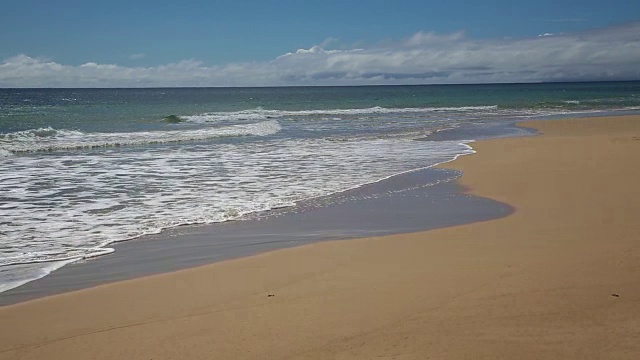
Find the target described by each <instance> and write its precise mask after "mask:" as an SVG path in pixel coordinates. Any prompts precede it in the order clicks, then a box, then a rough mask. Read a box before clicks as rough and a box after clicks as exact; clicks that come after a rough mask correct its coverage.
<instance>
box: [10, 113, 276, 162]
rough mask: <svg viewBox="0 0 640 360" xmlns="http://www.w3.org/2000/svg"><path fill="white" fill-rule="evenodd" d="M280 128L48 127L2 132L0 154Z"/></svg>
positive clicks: (170, 140) (273, 131)
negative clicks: (123, 130)
mask: <svg viewBox="0 0 640 360" xmlns="http://www.w3.org/2000/svg"><path fill="white" fill-rule="evenodd" d="M280 130H281V127H280V124H279V123H278V122H277V121H276V120H270V121H263V122H259V123H253V124H245V125H230V126H224V127H217V128H203V129H193V130H173V131H141V132H128V133H85V132H82V131H77V130H66V129H60V130H57V129H53V128H51V127H48V128H40V129H31V130H25V131H17V132H13V133H8V134H0V156H7V155H10V154H20V153H29V152H39V151H56V150H74V149H89V148H101V147H119V146H134V145H148V144H163V143H173V142H184V141H202V140H210V139H215V138H220V137H239V136H268V135H273V134H276V133H278V132H279V131H280Z"/></svg>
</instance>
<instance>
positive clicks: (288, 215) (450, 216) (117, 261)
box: [0, 153, 512, 306]
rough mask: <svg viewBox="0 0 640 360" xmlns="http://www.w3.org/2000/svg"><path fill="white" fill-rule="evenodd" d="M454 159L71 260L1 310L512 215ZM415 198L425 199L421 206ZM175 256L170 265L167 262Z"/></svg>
mask: <svg viewBox="0 0 640 360" xmlns="http://www.w3.org/2000/svg"><path fill="white" fill-rule="evenodd" d="M471 154H473V153H470V154H468V155H471ZM464 155H467V154H464ZM460 156H463V155H458V156H456V157H455V158H458V157H460ZM451 161H455V159H453V160H449V161H445V162H442V163H439V164H436V165H432V166H428V167H424V168H419V169H413V170H410V171H405V172H402V173H399V174H395V175H392V176H388V177H385V178H384V179H380V180H379V181H376V182H373V183H369V184H364V185H361V186H358V187H355V188H352V189H348V190H345V191H342V192H339V193H334V194H330V195H327V196H322V197H316V198H312V199H307V200H304V201H302V202H300V203H299V204H297V205H296V206H294V207H287V208H281V209H275V210H272V211H269V212H266V213H265V214H258V215H256V216H255V217H249V218H247V219H244V220H240V221H229V222H225V223H215V224H198V225H191V226H180V227H176V228H171V229H166V230H165V231H163V232H162V233H159V234H151V235H146V236H143V237H140V238H137V239H134V240H132V241H122V242H118V243H114V244H112V246H113V248H114V251H112V252H110V253H109V254H107V255H106V256H102V257H95V258H91V259H87V260H86V261H78V262H71V263H70V264H67V265H66V266H64V267H61V268H59V269H58V270H56V271H55V272H52V273H50V274H48V275H45V276H44V277H42V278H39V279H36V280H33V281H30V282H28V283H26V284H23V285H21V286H19V287H16V288H13V289H10V290H8V291H6V292H3V293H0V306H6V305H11V304H15V303H19V302H22V301H28V300H32V299H37V298H42V297H46V296H51V295H56V294H60V293H65V292H69V291H75V290H81V289H86V288H91V287H93V286H98V285H103V284H108V283H112V282H117V281H123V280H130V279H135V278H139V277H143V276H149V275H155V274H162V273H169V272H172V271H177V270H182V269H188V268H191V267H195V266H202V265H207V264H212V263H216V262H219V261H225V260H232V259H238V258H242V257H246V256H253V255H256V254H259V253H262V252H267V251H273V250H278V249H283V248H288V247H294V246H304V245H305V244H309V243H315V242H321V241H332V240H343V239H353V238H363V237H370V236H374V235H391V234H400V233H410V232H416V231H426V230H431V229H435V228H442V227H448V226H455V225H460V224H466V223H472V222H476V221H483V220H488V219H493V218H498V217H501V216H506V215H508V214H509V213H510V212H512V209H511V207H510V206H509V205H508V204H502V203H496V202H494V201H492V200H489V199H483V198H478V197H469V196H468V195H466V194H464V193H463V189H462V188H460V187H459V186H458V185H457V184H456V182H455V180H456V179H457V178H459V176H460V174H457V173H456V171H453V170H449V169H446V168H444V167H438V166H439V165H443V164H446V163H449V162H451ZM396 193H397V194H396ZM413 197H416V198H417V197H420V198H424V199H423V200H422V201H420V202H416V200H415V199H411V198H413ZM385 198H386V200H385ZM436 207H437V208H436ZM376 209H377V210H376ZM409 209H411V211H410V212H411V215H410V216H407V214H406V213H407V211H409ZM330 213H339V214H340V215H338V216H335V215H331V214H330ZM342 218H348V220H347V221H344V220H343V219H342ZM374 219H375V220H374ZM181 247H184V248H186V249H187V250H184V249H181ZM189 249H197V251H192V250H189ZM115 250H118V251H117V252H116V251H115ZM148 254H152V255H148ZM168 258H171V259H172V260H171V263H169V264H168V263H167V262H166V261H164V259H168Z"/></svg>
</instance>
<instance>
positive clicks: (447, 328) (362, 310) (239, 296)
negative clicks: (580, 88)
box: [0, 116, 640, 360]
mask: <svg viewBox="0 0 640 360" xmlns="http://www.w3.org/2000/svg"><path fill="white" fill-rule="evenodd" d="M524 125H525V126H530V127H534V128H536V129H539V130H540V131H541V132H542V133H544V135H543V136H535V137H527V138H513V139H496V140H489V141H482V142H478V143H474V144H473V146H474V148H475V149H476V150H477V151H478V153H477V154H476V155H473V156H466V157H462V158H459V159H458V160H456V161H455V162H453V163H449V164H446V167H453V168H456V169H461V170H463V171H464V175H463V177H462V178H461V180H460V182H461V184H463V185H464V186H465V187H466V188H467V189H468V190H469V192H471V193H473V194H476V195H480V196H485V197H490V198H493V199H496V200H499V201H503V202H506V203H508V204H511V205H512V206H514V207H515V209H516V211H515V213H514V214H512V215H510V216H508V217H505V218H502V219H498V220H493V221H487V222H482V223H475V224H468V225H463V226H457V227H452V228H446V229H440V230H434V231H427V232H420V233H413V234H402V235H394V236H385V237H377V238H367V239H359V240H347V241H335V242H324V243H316V244H312V245H308V246H302V247H297V248H291V249H285V250H278V251H274V252H270V253H265V254H262V255H258V256H253V257H248V258H243V259H238V260H231V261H225V262H221V263H216V264H212V265H207V266H203V267H198V268H193V269H188V270H183V271H179V272H174V273H168V274H163V275H157V276H152V277H147V278H141V279H135V280H131V281H124V282H120V283H115V284H110V285H106V286H100V287H96V288H92V289H87V290H82V291H77V292H72V293H68V294H63V295H59V296H52V297H48V298H44V299H39V300H35V301H30V302H25V303H22V304H17V305H12V306H8V307H4V308H0V359H65V360H70V359H154V360H158V359H374V358H375V359H476V358H486V359H496V358H501V359H600V358H602V359H639V358H640V187H639V184H640V117H638V116H628V117H612V118H589V119H578V120H554V121H537V122H531V123H526V124H524Z"/></svg>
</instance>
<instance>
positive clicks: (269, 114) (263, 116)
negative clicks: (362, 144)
mask: <svg viewBox="0 0 640 360" xmlns="http://www.w3.org/2000/svg"><path fill="white" fill-rule="evenodd" d="M497 109H498V105H488V106H460V107H427V108H385V107H381V106H375V107H370V108H356V109H326V110H267V109H263V108H255V109H250V110H241V111H231V112H211V113H204V114H199V115H190V116H180V118H181V119H183V120H184V121H187V122H192V123H207V122H220V121H232V120H268V119H274V118H282V117H294V116H295V117H297V116H349V115H375V114H403V113H430V112H472V111H494V110H497Z"/></svg>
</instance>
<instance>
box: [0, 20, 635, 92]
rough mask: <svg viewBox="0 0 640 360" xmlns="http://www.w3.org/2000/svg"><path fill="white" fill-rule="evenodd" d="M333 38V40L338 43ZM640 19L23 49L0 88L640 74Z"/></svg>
mask: <svg viewBox="0 0 640 360" xmlns="http://www.w3.org/2000/svg"><path fill="white" fill-rule="evenodd" d="M331 41H333V40H331ZM638 59H640V23H630V24H625V25H620V26H614V27H608V28H601V29H595V30H591V31H586V32H581V33H570V34H554V35H553V36H540V37H533V38H525V39H493V40H474V39H470V38H467V37H466V36H465V33H464V32H462V31H460V32H455V33H451V34H437V33H433V32H418V33H416V34H413V35H412V36H410V37H408V38H407V39H403V40H399V41H396V42H393V43H386V44H385V45H384V46H382V45H380V46H374V47H369V48H363V49H348V50H325V49H324V48H323V46H321V45H316V46H312V47H310V48H309V49H298V50H297V51H293V52H290V53H287V54H284V55H282V56H279V57H277V58H276V59H274V60H272V61H270V62H250V63H232V64H228V65H225V66H207V65H206V64H205V63H203V62H201V61H197V60H183V61H180V62H177V63H172V64H166V65H161V66H155V67H125V66H120V65H116V64H98V63H95V62H89V63H85V64H83V65H80V66H71V65H64V64H59V63H56V62H53V61H50V60H43V59H36V58H31V57H29V56H26V55H18V56H15V57H12V58H9V59H6V60H4V61H3V62H0V87H144V86H269V85H272V86H279V85H364V84H439V83H482V82H539V81H576V80H619V79H629V80H630V79H640V67H639V66H638Z"/></svg>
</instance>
